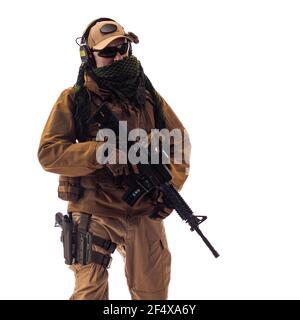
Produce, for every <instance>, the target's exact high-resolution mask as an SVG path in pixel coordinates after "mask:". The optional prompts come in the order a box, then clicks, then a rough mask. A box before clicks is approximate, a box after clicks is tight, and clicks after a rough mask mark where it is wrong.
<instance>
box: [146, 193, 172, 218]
mask: <svg viewBox="0 0 300 320" xmlns="http://www.w3.org/2000/svg"><path fill="white" fill-rule="evenodd" d="M152 199H153V200H154V209H153V211H152V212H151V213H150V214H149V217H150V218H151V219H153V220H163V219H165V218H167V217H168V216H169V215H170V214H171V213H172V211H173V210H174V208H172V206H171V204H170V203H169V202H167V199H166V198H165V196H164V194H163V192H162V191H161V190H159V189H155V190H154V193H153V195H152Z"/></svg>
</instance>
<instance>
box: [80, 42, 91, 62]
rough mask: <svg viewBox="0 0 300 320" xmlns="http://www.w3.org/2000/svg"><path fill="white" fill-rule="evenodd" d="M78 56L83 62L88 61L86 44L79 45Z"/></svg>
mask: <svg viewBox="0 0 300 320" xmlns="http://www.w3.org/2000/svg"><path fill="white" fill-rule="evenodd" d="M79 50H80V58H81V61H82V62H83V63H86V62H88V59H89V50H88V47H87V45H85V44H83V45H80V49H79Z"/></svg>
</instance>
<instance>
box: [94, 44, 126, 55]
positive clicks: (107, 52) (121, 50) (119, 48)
mask: <svg viewBox="0 0 300 320" xmlns="http://www.w3.org/2000/svg"><path fill="white" fill-rule="evenodd" d="M128 47H129V43H128V42H125V43H122V44H120V45H119V46H117V47H105V48H104V49H102V50H96V49H92V51H93V52H97V55H98V56H99V57H102V58H114V57H115V56H116V55H117V53H118V52H119V53H120V54H121V55H123V54H125V53H126V52H127V50H128Z"/></svg>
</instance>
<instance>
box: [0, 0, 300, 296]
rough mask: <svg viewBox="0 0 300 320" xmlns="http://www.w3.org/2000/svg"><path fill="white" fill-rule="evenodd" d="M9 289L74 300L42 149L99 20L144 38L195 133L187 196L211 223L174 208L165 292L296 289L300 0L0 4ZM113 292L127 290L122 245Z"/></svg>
mask: <svg viewBox="0 0 300 320" xmlns="http://www.w3.org/2000/svg"><path fill="white" fill-rule="evenodd" d="M0 6H1V8H0V12H1V13H0V15H1V16H0V25H1V44H0V45H1V50H0V55H1V59H0V64H1V67H0V71H1V80H0V81H1V109H0V110H1V111H0V112H1V117H0V121H1V124H0V130H1V133H0V134H1V136H0V137H1V176H0V178H1V180H0V181H1V184H0V186H1V216H0V219H1V220H0V223H1V232H0V247H1V248H0V255H1V257H0V261H1V265H0V268H1V271H0V298H1V299H67V298H68V297H69V296H70V294H71V293H72V290H73V282H74V281H73V274H72V272H71V271H70V270H68V268H67V267H66V266H65V265H64V261H63V257H62V248H61V243H60V242H59V233H60V231H59V229H58V228H57V229H55V228H54V227H53V225H54V214H55V213H56V212H57V211H63V212H65V210H66V203H65V202H63V201H61V200H58V199H57V196H56V189H57V179H58V176H57V175H55V174H50V173H47V172H45V171H43V169H42V168H41V166H40V164H39V162H38V160H37V155H36V154H37V148H38V143H39V139H40V136H41V132H42V129H43V127H44V124H45V122H46V119H47V117H48V115H49V113H50V111H51V108H52V106H53V104H54V103H55V101H56V99H57V98H58V96H59V94H60V93H61V91H62V90H63V89H65V88H67V87H70V86H72V85H73V84H74V83H75V81H76V78H77V73H78V68H79V65H80V58H79V50H78V47H77V45H76V44H75V42H74V40H75V38H76V37H78V36H81V35H82V33H83V30H84V29H85V27H86V26H87V25H88V23H89V22H90V21H92V20H94V19H96V18H99V17H110V18H113V19H115V20H117V21H118V22H120V23H121V24H122V25H123V26H124V27H125V30H126V31H133V32H134V33H136V34H137V35H138V36H139V38H140V43H139V44H138V45H136V46H134V54H135V55H136V56H137V57H138V59H139V60H140V61H141V62H142V65H143V67H144V71H145V73H146V74H147V75H148V76H149V78H150V79H151V81H152V83H153V85H154V86H155V88H156V89H157V90H158V91H159V92H160V93H161V94H162V95H163V97H164V98H165V99H166V101H167V102H168V103H169V104H170V105H171V106H172V108H173V109H174V111H175V112H176V114H177V115H178V116H179V118H180V119H181V121H182V122H183V124H184V125H185V127H186V128H187V130H188V131H189V133H190V137H191V141H192V157H191V174H190V177H189V178H188V180H187V182H186V184H185V186H184V188H183V190H182V193H181V194H182V196H183V197H184V198H185V199H186V201H187V202H188V203H189V204H190V206H191V207H192V209H193V210H194V212H195V213H199V214H206V215H208V217H209V218H208V220H207V221H206V222H205V223H204V224H203V225H201V228H202V230H203V232H204V233H205V234H206V236H207V237H208V238H209V240H210V241H211V242H212V243H213V245H214V246H215V248H216V249H217V250H218V251H219V252H220V254H221V256H220V258H218V259H215V258H214V257H213V256H212V255H211V253H210V252H209V250H208V249H207V248H206V247H205V245H204V244H203V242H202V241H201V239H200V237H199V236H198V235H197V234H195V233H194V232H193V233H192V232H190V231H189V228H188V226H187V225H186V224H184V223H183V222H182V221H181V220H180V218H179V217H178V216H177V215H176V213H174V214H173V215H172V216H170V217H169V218H168V219H167V220H166V230H167V236H168V240H169V246H170V250H171V252H172V256H173V260H172V262H173V264H172V279H171V284H170V290H169V298H170V299H299V298H300V276H299V268H300V232H299V227H300V216H299V209H300V204H299V191H300V179H299V178H300V168H299V162H300V154H299V134H300V126H299V120H300V119H299V115H300V114H299V102H300V94H299V85H300V59H299V57H300V45H299V31H300V19H299V17H300V5H299V2H298V1H287V0H285V1H274V0H273V1H263V0H260V1H255V0H251V1H199V0H197V1H196V0H195V1H189V0H186V1H174V0H172V1H171V0H169V1H166V0H164V1H154V0H153V1H151V2H149V1H148V2H146V1H144V2H142V1H117V0H115V1H99V0H98V1H88V0H87V1H75V0H73V1H62V0H60V1H57V2H55V1H48V2H46V1H29V0H28V1H13V0H12V1H9V2H3V1H2V2H1V5H0ZM109 273H110V298H111V299H124V300H125V299H130V295H129V293H128V289H127V285H126V281H125V276H124V270H123V261H122V259H121V258H120V256H119V254H118V253H115V254H114V261H113V264H112V267H111V269H110V271H109Z"/></svg>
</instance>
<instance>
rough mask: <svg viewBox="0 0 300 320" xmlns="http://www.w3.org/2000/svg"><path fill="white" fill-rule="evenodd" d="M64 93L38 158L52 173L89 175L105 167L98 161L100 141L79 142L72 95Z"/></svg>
mask: <svg viewBox="0 0 300 320" xmlns="http://www.w3.org/2000/svg"><path fill="white" fill-rule="evenodd" d="M72 90H73V88H68V89H66V90H64V91H63V92H62V93H61V95H60V96H59V98H58V99H57V101H56V103H55V104H54V106H53V109H52V111H51V113H50V115H49V117H48V120H47V122H46V125H45V128H44V130H43V133H42V136H41V140H40V145H39V148H38V159H39V161H40V164H41V165H42V167H43V168H44V169H45V170H46V171H49V172H53V173H57V174H62V175H66V176H69V177H77V176H78V177H79V176H85V175H88V174H89V173H91V172H93V171H95V170H96V169H100V168H101V167H103V165H101V164H99V163H98V162H97V160H96V149H97V147H98V146H99V143H100V142H96V141H87V142H80V143H79V142H77V141H76V136H75V125H74V120H73V114H72V100H71V96H70V94H71V92H72Z"/></svg>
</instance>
